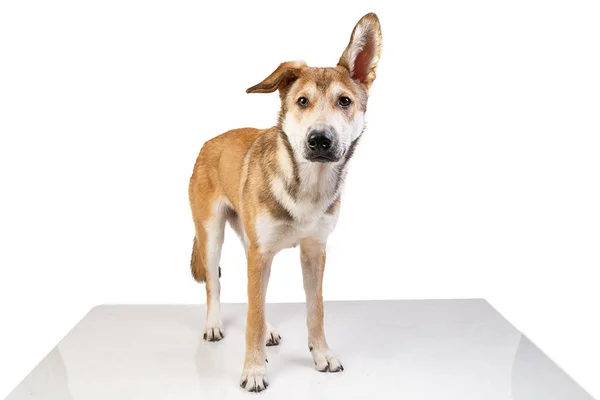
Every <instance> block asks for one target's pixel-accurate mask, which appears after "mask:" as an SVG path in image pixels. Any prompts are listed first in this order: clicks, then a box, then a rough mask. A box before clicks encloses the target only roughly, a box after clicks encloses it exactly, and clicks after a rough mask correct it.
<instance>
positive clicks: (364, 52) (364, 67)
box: [338, 13, 382, 89]
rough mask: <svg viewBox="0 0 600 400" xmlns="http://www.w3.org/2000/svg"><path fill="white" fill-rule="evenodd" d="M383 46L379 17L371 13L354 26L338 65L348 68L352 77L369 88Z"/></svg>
mask: <svg viewBox="0 0 600 400" xmlns="http://www.w3.org/2000/svg"><path fill="white" fill-rule="evenodd" d="M381 47H382V39H381V27H380V25H379V18H377V15H375V14H374V13H369V14H367V15H365V16H364V17H362V18H361V19H360V21H358V23H357V24H356V26H355V27H354V30H353V31H352V36H351V37H350V43H349V44H348V47H346V50H344V53H343V54H342V57H340V61H339V62H338V66H340V67H343V68H345V69H347V70H348V71H349V72H350V76H352V79H355V80H357V81H359V82H360V83H362V84H364V85H365V86H366V87H367V89H368V88H370V87H371V84H372V83H373V81H374V80H375V74H376V72H377V63H378V62H379V57H380V56H381Z"/></svg>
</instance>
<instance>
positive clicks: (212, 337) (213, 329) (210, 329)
mask: <svg viewBox="0 0 600 400" xmlns="http://www.w3.org/2000/svg"><path fill="white" fill-rule="evenodd" d="M224 337H225V335H223V325H221V324H220V323H219V324H215V325H213V324H210V325H209V324H207V325H206V328H205V329H204V335H203V338H204V340H207V341H209V342H218V341H219V340H221V339H223V338H224Z"/></svg>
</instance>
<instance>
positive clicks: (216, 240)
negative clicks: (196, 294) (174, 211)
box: [192, 199, 227, 342]
mask: <svg viewBox="0 0 600 400" xmlns="http://www.w3.org/2000/svg"><path fill="white" fill-rule="evenodd" d="M192 213H193V216H194V225H195V227H196V237H195V238H194V249H193V252H192V274H193V275H194V278H195V279H196V280H197V281H199V282H203V281H204V282H206V306H207V309H206V327H205V330H204V339H206V340H208V341H210V342H214V341H218V340H221V339H222V338H223V336H224V335H223V324H222V322H221V300H220V293H221V283H220V282H219V277H220V267H219V261H220V259H221V248H222V247H223V240H224V231H225V221H226V213H227V206H226V204H225V202H224V201H223V200H222V199H217V200H215V201H214V202H213V203H212V205H208V204H204V205H203V206H202V207H195V209H194V207H193V208H192Z"/></svg>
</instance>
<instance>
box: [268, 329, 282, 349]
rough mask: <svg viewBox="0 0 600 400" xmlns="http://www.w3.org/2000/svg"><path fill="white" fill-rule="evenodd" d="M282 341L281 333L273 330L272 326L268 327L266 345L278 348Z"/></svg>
mask: <svg viewBox="0 0 600 400" xmlns="http://www.w3.org/2000/svg"><path fill="white" fill-rule="evenodd" d="M280 341H281V336H280V335H279V333H277V331H276V330H275V328H273V327H272V326H270V325H269V326H268V327H267V335H266V339H265V342H266V345H267V346H277V345H279V342H280Z"/></svg>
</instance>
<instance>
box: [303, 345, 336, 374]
mask: <svg viewBox="0 0 600 400" xmlns="http://www.w3.org/2000/svg"><path fill="white" fill-rule="evenodd" d="M310 353H311V354H312V356H313V360H314V361H315V368H316V369H317V370H318V371H320V372H340V371H343V370H344V366H343V365H342V363H341V362H340V360H338V358H337V357H336V356H335V355H334V354H333V353H332V352H331V350H329V349H316V348H313V349H311V351H310Z"/></svg>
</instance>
